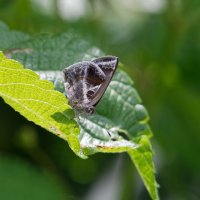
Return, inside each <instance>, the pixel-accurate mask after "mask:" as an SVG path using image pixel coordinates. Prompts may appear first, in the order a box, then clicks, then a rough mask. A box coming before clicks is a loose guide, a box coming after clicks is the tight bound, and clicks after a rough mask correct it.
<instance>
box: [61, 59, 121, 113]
mask: <svg viewBox="0 0 200 200" xmlns="http://www.w3.org/2000/svg"><path fill="white" fill-rule="evenodd" d="M117 64H118V58H117V57H114V56H105V57H100V58H97V59H95V60H92V61H83V62H79V63H76V64H73V65H71V66H69V67H67V68H65V69H64V71H63V72H64V79H65V92H66V96H67V98H68V99H69V103H70V105H71V106H72V107H73V108H75V110H77V111H83V112H86V113H89V114H91V113H93V112H94V109H95V106H96V105H97V103H98V102H99V100H100V99H101V97H102V96H103V94H104V92H105V91H106V88H107V87H108V85H109V83H110V81H111V79H112V77H113V75H114V72H115V70H116V67H117Z"/></svg>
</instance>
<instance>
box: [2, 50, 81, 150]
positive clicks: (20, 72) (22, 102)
mask: <svg viewBox="0 0 200 200" xmlns="http://www.w3.org/2000/svg"><path fill="white" fill-rule="evenodd" d="M53 87H54V86H53V84H52V83H51V82H49V81H46V80H41V79H39V76H38V75H37V74H35V73H34V72H33V71H31V70H29V69H24V68H23V66H22V65H21V64H20V63H19V62H17V61H15V60H9V59H6V58H5V57H4V56H3V54H2V52H0V96H1V97H2V98H3V99H4V101H5V102H6V103H8V104H9V105H11V106H12V107H13V108H14V109H15V110H16V111H18V112H20V114H22V115H23V116H25V117H26V118H27V119H28V120H30V121H33V122H34V123H36V124H38V125H40V126H42V127H43V128H45V129H47V130H49V131H50V132H52V133H54V134H55V135H57V136H59V137H61V138H63V139H65V140H67V141H68V142H69V145H70V147H71V148H72V149H73V151H74V152H75V153H77V154H80V144H79V140H78V134H79V128H78V126H77V124H76V122H75V121H74V120H73V117H74V113H73V111H72V109H71V107H70V106H69V105H68V104H67V100H66V98H65V96H64V95H63V94H61V93H60V92H57V91H55V90H53Z"/></svg>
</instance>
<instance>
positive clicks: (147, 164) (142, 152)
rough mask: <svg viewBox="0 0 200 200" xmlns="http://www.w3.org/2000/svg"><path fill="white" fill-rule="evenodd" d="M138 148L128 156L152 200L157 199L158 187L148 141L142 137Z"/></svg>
mask: <svg viewBox="0 0 200 200" xmlns="http://www.w3.org/2000/svg"><path fill="white" fill-rule="evenodd" d="M138 144H139V146H140V147H139V148H137V149H133V150H131V151H129V156H130V157H131V159H132V161H133V162H134V163H135V166H136V168H137V170H138V172H139V174H140V176H141V177H142V179H143V181H144V184H145V186H146V188H147V190H148V192H149V194H150V195H151V197H152V199H156V200H158V199H159V196H158V192H157V190H156V189H155V188H157V187H158V184H157V183H156V179H155V175H154V174H155V167H154V164H153V162H152V159H153V158H152V148H151V144H150V141H149V139H148V138H147V137H146V136H142V137H141V138H140V140H139V141H138Z"/></svg>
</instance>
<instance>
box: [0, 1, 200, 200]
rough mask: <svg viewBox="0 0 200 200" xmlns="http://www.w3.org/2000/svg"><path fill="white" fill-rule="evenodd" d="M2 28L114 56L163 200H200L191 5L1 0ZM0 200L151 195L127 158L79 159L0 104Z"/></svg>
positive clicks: (196, 44) (138, 199) (197, 44)
mask: <svg viewBox="0 0 200 200" xmlns="http://www.w3.org/2000/svg"><path fill="white" fill-rule="evenodd" d="M0 21H2V22H4V23H6V24H7V25H8V26H9V27H10V28H11V29H15V30H19V31H24V32H27V33H30V34H33V35H34V34H39V33H41V32H42V33H43V32H50V33H58V32H64V31H68V30H75V31H76V32H77V33H79V34H80V35H82V37H83V38H85V39H86V40H88V41H90V43H92V44H93V45H95V46H97V47H99V48H100V49H102V50H103V51H104V52H106V54H109V55H116V56H118V57H119V58H120V61H121V62H123V63H124V64H125V66H126V67H124V70H125V71H126V72H128V74H129V75H130V76H131V77H132V78H133V80H134V81H135V85H136V88H137V90H138V91H139V93H140V95H141V98H142V99H143V103H144V104H145V106H146V108H147V109H148V111H149V114H150V116H151V121H150V125H151V127H152V129H153V132H154V138H153V139H152V142H153V148H154V151H155V156H154V157H155V164H156V169H157V180H158V183H159V184H160V189H159V193H160V197H161V199H164V200H199V199H200V156H199V154H200V123H199V122H200V92H199V90H200V1H199V0H123V1H120V0H0ZM102 163H103V164H102ZM0 199H5V200H10V199H15V200H18V199H20V200H21V199H56V200H60V199H72V200H76V199H78V200H79V199H80V200H100V199H105V200H147V199H149V196H148V194H147V192H146V190H145V188H144V186H143V184H142V182H141V180H140V178H139V176H138V174H137V173H136V170H135V169H134V167H133V166H132V163H131V161H130V160H129V158H128V156H127V155H126V154H120V155H119V154H118V155H117V154H116V155H112V154H96V155H94V156H91V157H90V159H88V160H81V159H79V158H77V157H76V156H75V155H74V154H73V153H72V152H71V150H70V149H69V147H68V146H67V144H66V143H65V142H64V141H62V140H60V139H59V138H57V137H55V136H53V135H52V134H50V133H47V132H46V131H45V130H43V129H41V128H40V127H38V126H36V125H34V124H33V123H31V122H28V121H27V120H26V119H25V118H23V117H22V116H20V115H19V114H18V113H16V112H14V111H13V109H12V108H10V107H9V106H8V105H6V104H5V103H4V102H3V100H2V99H0Z"/></svg>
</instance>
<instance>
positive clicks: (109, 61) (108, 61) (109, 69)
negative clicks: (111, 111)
mask: <svg viewBox="0 0 200 200" xmlns="http://www.w3.org/2000/svg"><path fill="white" fill-rule="evenodd" d="M92 62H93V63H95V64H96V65H98V67H99V68H100V69H101V70H102V71H103V73H104V75H105V79H104V81H102V82H101V83H100V85H99V87H98V90H96V92H95V93H94V94H93V96H92V101H91V102H90V103H89V106H95V105H97V103H98V102H99V100H100V99H101V98H102V96H103V94H104V93H105V91H106V89H107V87H108V85H109V83H110V81H111V79H112V77H113V75H114V73H115V71H116V68H117V64H118V58H117V57H115V56H105V57H100V58H97V59H95V60H92Z"/></svg>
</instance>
